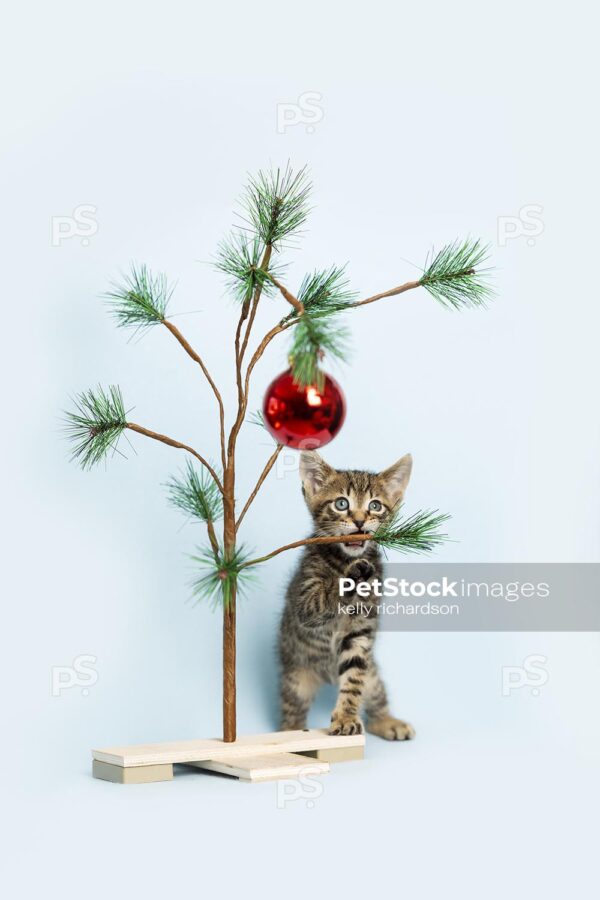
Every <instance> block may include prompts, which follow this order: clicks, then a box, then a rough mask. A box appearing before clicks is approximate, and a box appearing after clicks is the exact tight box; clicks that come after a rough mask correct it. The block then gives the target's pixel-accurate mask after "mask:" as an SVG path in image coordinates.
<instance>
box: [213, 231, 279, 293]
mask: <svg viewBox="0 0 600 900" xmlns="http://www.w3.org/2000/svg"><path fill="white" fill-rule="evenodd" d="M263 253H264V245H263V243H262V241H261V240H260V238H258V237H255V238H253V239H252V240H248V238H247V237H246V236H245V235H243V234H240V233H239V232H238V233H233V234H231V235H230V236H229V237H227V238H225V240H223V241H221V243H220V244H219V247H218V249H217V259H216V261H215V268H216V269H218V270H219V271H220V272H223V273H224V274H225V275H226V276H227V287H228V288H229V290H230V291H231V293H232V294H233V296H234V297H235V298H236V300H239V301H240V303H244V302H246V301H248V300H250V298H251V297H252V294H253V293H254V290H255V289H256V288H257V287H260V288H261V289H262V291H263V293H264V294H265V295H267V296H269V295H270V296H272V295H273V294H274V293H275V292H276V290H277V289H276V288H275V286H274V285H273V284H272V282H271V281H269V279H268V277H267V275H266V273H265V272H263V271H262V270H261V269H260V263H261V260H262V256H263ZM269 271H270V273H271V274H272V275H274V276H275V277H276V278H277V279H279V278H280V277H281V276H282V275H283V272H284V267H283V266H277V265H271V266H270V267H269Z"/></svg>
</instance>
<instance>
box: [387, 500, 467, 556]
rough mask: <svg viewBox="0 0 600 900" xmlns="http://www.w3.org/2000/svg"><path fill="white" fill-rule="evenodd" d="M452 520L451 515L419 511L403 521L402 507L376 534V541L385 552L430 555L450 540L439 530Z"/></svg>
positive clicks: (435, 511) (396, 510) (434, 511)
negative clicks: (396, 551)
mask: <svg viewBox="0 0 600 900" xmlns="http://www.w3.org/2000/svg"><path fill="white" fill-rule="evenodd" d="M449 519H450V516H449V515H446V514H444V513H440V512H438V510H433V511H419V512H417V513H414V514H413V515H412V516H410V517H409V518H407V519H404V520H403V519H402V516H401V507H398V508H397V509H395V510H394V512H393V513H392V515H391V516H390V517H389V518H388V519H387V520H386V521H384V522H383V523H382V524H381V525H380V526H379V528H378V529H377V531H376V532H375V534H374V540H375V541H376V542H377V543H378V544H379V546H380V547H383V548H384V549H385V550H399V551H400V552H401V553H430V552H431V551H432V550H434V549H435V548H436V547H438V546H439V545H440V544H443V543H444V542H445V541H447V540H448V535H447V534H445V533H443V532H440V531H439V528H440V526H441V525H443V524H444V522H447V521H448V520H449Z"/></svg>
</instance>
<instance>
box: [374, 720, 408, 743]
mask: <svg viewBox="0 0 600 900" xmlns="http://www.w3.org/2000/svg"><path fill="white" fill-rule="evenodd" d="M367 731H369V732H370V733H371V734H376V735H377V736H378V737H381V738H384V739H385V740H386V741H412V739H413V738H414V737H415V729H414V728H413V727H412V725H409V724H408V722H403V721H402V719H394V718H393V717H392V716H384V717H383V718H381V719H372V720H371V721H369V722H368V724H367Z"/></svg>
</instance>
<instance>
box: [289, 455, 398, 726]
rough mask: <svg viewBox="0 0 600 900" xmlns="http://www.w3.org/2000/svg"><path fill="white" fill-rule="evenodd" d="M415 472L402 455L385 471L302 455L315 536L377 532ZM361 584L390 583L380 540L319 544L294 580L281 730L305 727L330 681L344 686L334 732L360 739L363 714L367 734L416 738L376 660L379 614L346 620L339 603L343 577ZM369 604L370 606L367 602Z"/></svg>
mask: <svg viewBox="0 0 600 900" xmlns="http://www.w3.org/2000/svg"><path fill="white" fill-rule="evenodd" d="M411 467H412V457H411V456H410V455H407V456H403V457H402V459H400V460H398V462H397V463H395V464H394V465H393V466H391V467H390V468H389V469H386V470H385V472H381V473H380V474H379V475H374V474H372V473H370V472H357V471H348V472H346V471H343V472H338V471H336V470H335V469H332V468H331V467H330V466H328V465H327V463H326V462H325V461H324V460H323V459H322V458H321V457H320V456H319V454H318V453H316V452H315V451H305V452H303V453H302V454H301V456H300V476H301V478H302V492H303V494H304V498H305V500H306V503H307V505H308V508H309V510H310V513H311V515H312V517H313V520H314V523H315V529H314V534H315V535H332V534H336V535H338V534H353V533H355V532H365V533H370V532H374V531H375V530H376V528H377V527H378V525H379V524H380V522H381V520H382V519H384V518H385V517H386V516H387V515H389V513H390V512H391V510H392V509H393V508H394V507H395V506H396V505H397V504H398V503H399V502H400V501H401V500H402V497H403V496H404V491H405V489H406V485H407V484H408V479H409V477H410V472H411ZM341 577H348V578H354V579H355V580H356V582H357V583H358V582H360V581H370V580H372V579H374V578H379V579H381V578H382V577H383V564H382V559H381V553H380V550H379V548H378V546H377V545H376V544H375V542H374V541H365V542H364V543H360V542H357V543H352V544H314V545H309V546H308V547H305V548H304V552H303V555H302V557H301V559H300V563H299V565H298V568H297V570H296V572H295V574H294V576H293V578H292V580H291V582H290V586H289V588H288V591H287V595H286V604H285V608H284V611H283V618H282V621H281V629H280V636H279V655H280V660H281V666H282V676H281V710H282V725H281V727H282V729H283V730H285V731H287V730H295V729H302V728H305V727H306V716H307V713H308V710H309V707H310V704H311V703H312V700H313V699H314V696H315V694H316V692H317V690H318V688H319V687H320V685H321V684H323V683H324V682H329V683H335V682H337V683H338V685H339V694H338V699H337V703H336V705H335V709H334V710H333V714H332V716H331V727H330V729H329V733H330V734H360V733H361V732H362V731H363V725H362V722H361V719H360V715H359V713H360V709H361V707H363V708H364V712H365V714H366V717H367V731H370V732H371V733H372V734H377V735H379V736H380V737H383V738H386V739H387V740H389V741H404V740H409V739H410V738H413V737H414V735H415V732H414V730H413V728H412V726H411V725H409V724H408V723H407V722H403V721H402V720H401V719H395V718H394V717H393V716H391V715H390V713H389V709H388V701H387V697H386V693H385V687H384V685H383V682H382V680H381V678H380V676H379V673H378V671H377V666H376V664H375V660H374V658H373V643H374V640H375V634H376V630H377V614H376V611H373V612H372V613H371V615H368V616H365V615H354V616H351V615H347V614H345V613H339V612H338V604H339V603H340V602H341V603H342V604H343V605H344V606H346V605H349V604H352V603H353V599H354V598H353V597H352V596H351V595H349V594H346V595H345V596H344V598H343V599H341V598H340V596H339V579H340V578H341ZM365 604H366V605H369V601H368V600H366V601H365Z"/></svg>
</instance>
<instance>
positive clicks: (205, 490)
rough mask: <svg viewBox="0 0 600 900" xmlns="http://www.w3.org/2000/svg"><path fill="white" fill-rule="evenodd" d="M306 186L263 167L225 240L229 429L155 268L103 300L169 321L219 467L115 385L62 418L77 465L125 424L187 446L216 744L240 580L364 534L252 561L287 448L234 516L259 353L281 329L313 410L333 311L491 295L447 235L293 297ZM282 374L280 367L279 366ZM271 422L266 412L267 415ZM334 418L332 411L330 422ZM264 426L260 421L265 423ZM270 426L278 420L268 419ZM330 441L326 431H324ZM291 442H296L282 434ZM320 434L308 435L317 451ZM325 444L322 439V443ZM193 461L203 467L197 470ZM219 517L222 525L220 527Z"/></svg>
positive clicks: (425, 518)
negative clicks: (212, 644) (403, 273)
mask: <svg viewBox="0 0 600 900" xmlns="http://www.w3.org/2000/svg"><path fill="white" fill-rule="evenodd" d="M310 192H311V186H310V184H309V181H308V179H307V175H306V172H305V170H301V171H300V172H297V173H294V172H293V171H292V170H291V169H290V168H289V167H287V168H286V169H285V170H283V171H282V170H279V169H278V170H276V171H270V172H266V173H263V172H260V173H259V174H258V176H257V177H255V178H251V179H250V181H249V184H248V186H247V188H246V191H245V194H244V196H243V207H244V210H245V217H244V222H243V227H242V228H240V229H237V230H236V231H234V232H233V233H232V235H231V236H230V237H228V238H227V239H226V240H224V241H223V242H222V243H221V244H220V246H219V248H218V254H217V260H216V267H217V268H218V269H219V270H220V271H221V272H222V273H224V274H225V275H226V277H227V286H228V289H229V291H230V292H231V294H232V295H233V296H234V297H235V298H236V299H237V301H238V302H239V306H240V313H239V320H238V324H237V328H236V332H235V337H234V347H235V379H236V385H237V406H236V408H235V410H234V413H233V420H232V423H231V424H230V425H229V427H227V426H226V416H225V409H224V404H223V400H222V397H221V393H220V391H219V389H218V387H217V385H216V384H215V382H214V380H213V378H212V376H211V374H210V372H209V371H208V369H207V367H206V365H205V363H204V360H203V359H202V357H201V356H200V355H199V354H198V353H197V352H196V351H195V350H194V349H193V347H192V346H191V345H190V344H189V342H188V341H187V339H186V338H185V337H184V336H183V334H182V333H181V331H180V330H179V329H178V328H177V327H176V326H175V325H174V324H173V322H172V321H171V319H170V318H169V316H168V306H169V301H170V299H171V294H172V290H171V288H170V287H169V284H168V282H167V279H166V278H165V276H164V275H153V274H152V273H151V272H150V271H149V270H148V269H147V268H146V267H145V266H141V267H136V266H133V267H132V268H131V272H130V274H129V276H128V278H127V279H126V280H125V281H124V282H123V283H121V284H118V285H115V286H113V288H112V290H111V291H110V292H109V293H108V294H107V295H106V299H107V302H108V305H109V308H110V311H111V313H112V315H113V316H114V318H115V320H116V322H117V325H118V326H120V327H123V328H130V329H133V330H134V331H138V332H140V331H144V330H146V329H148V328H151V327H153V326H157V325H158V326H162V327H164V328H166V329H167V330H168V331H169V332H170V333H171V335H172V336H173V337H174V338H175V340H176V341H178V342H179V344H180V345H181V347H182V348H183V350H184V351H185V352H186V353H187V354H188V356H190V357H191V358H192V359H193V360H194V362H195V363H197V365H198V366H199V368H200V369H201V372H202V374H203V376H204V378H205V379H206V381H207V383H208V386H209V388H210V390H211V391H212V393H213V394H214V397H215V401H216V404H217V407H218V411H219V444H220V464H218V465H217V464H214V465H213V464H211V462H209V460H208V459H207V457H206V456H204V455H202V454H201V453H200V452H198V451H197V450H196V449H194V448H193V447H190V446H188V445H186V444H183V443H181V442H180V441H177V440H174V439H173V438H171V437H168V436H167V435H164V434H159V433H158V432H155V431H152V430H150V429H149V428H147V427H145V426H142V425H140V424H137V423H135V422H132V421H130V420H129V418H128V412H127V410H126V407H125V404H124V401H123V398H122V395H121V391H120V389H119V388H118V387H115V386H111V387H109V388H108V390H104V389H103V388H102V387H97V388H95V389H91V390H87V391H84V392H83V393H81V394H79V395H78V396H77V397H76V399H75V402H74V409H73V410H72V411H71V412H69V413H68V414H67V431H68V435H69V437H70V438H71V440H72V441H73V444H74V449H73V458H74V459H75V460H76V461H77V462H79V464H80V465H81V467H82V468H83V469H88V468H91V467H92V466H94V465H96V464H98V463H99V462H101V461H102V460H104V459H105V458H106V457H107V454H108V453H109V452H111V451H115V450H116V449H117V445H118V443H119V439H120V438H121V436H122V435H123V433H124V432H125V431H127V430H129V431H132V432H135V433H137V434H140V435H143V436H144V437H147V438H150V439H152V440H155V441H160V442H162V443H164V444H168V445H169V446H171V447H175V448H177V449H180V450H184V451H186V453H187V454H189V457H191V458H192V459H189V457H188V462H187V466H186V469H185V472H184V473H183V475H180V476H177V477H173V478H172V479H171V480H170V481H169V483H168V486H167V488H168V495H169V500H170V502H171V503H172V504H173V505H174V506H176V507H178V508H179V509H181V510H182V511H183V512H184V513H186V515H188V516H192V517H194V518H196V519H198V520H200V521H202V522H203V523H204V524H205V526H206V532H207V539H208V543H207V546H206V549H205V550H203V551H201V552H200V553H199V555H198V556H196V557H194V559H195V560H196V562H197V564H198V566H199V567H200V571H199V575H198V578H197V580H196V582H195V585H194V591H195V593H196V594H197V595H198V596H201V597H214V598H217V599H219V601H220V603H221V605H222V610H223V739H224V741H226V742H231V741H234V740H235V739H236V681H235V678H236V596H237V594H238V593H239V590H240V587H241V586H242V584H243V580H244V578H245V576H247V575H248V573H250V572H252V571H253V570H254V568H255V567H256V566H258V565H259V564H262V563H264V562H266V561H267V560H269V559H271V558H272V557H274V556H276V555H277V554H279V553H282V552H283V551H285V550H290V549H293V548H295V547H302V546H305V545H307V544H311V543H312V544H314V543H328V542H329V543H330V542H342V541H345V542H352V541H354V540H360V541H364V540H365V535H364V534H352V535H347V536H345V537H342V536H339V537H337V536H334V537H310V538H306V539H302V540H297V541H294V542H293V543H290V544H287V545H285V546H283V547H279V548H277V549H275V550H272V551H271V552H270V553H266V554H265V555H262V556H257V557H251V556H250V554H249V553H248V552H247V551H246V549H245V548H244V546H243V545H242V544H240V542H239V540H238V530H239V528H240V525H241V523H242V520H243V519H244V518H245V516H246V514H247V512H248V510H249V508H250V506H251V504H252V502H253V500H254V498H255V497H256V495H257V493H258V492H259V490H260V488H261V486H262V484H263V482H264V481H265V479H266V478H267V476H268V474H269V472H270V471H271V469H272V468H273V466H274V464H275V462H276V460H277V457H278V454H279V453H280V451H281V449H282V446H283V444H282V443H279V444H278V445H277V446H276V448H275V450H274V452H273V453H272V455H271V456H270V458H269V460H268V461H267V463H266V465H265V467H264V469H263V470H262V472H261V474H260V476H259V478H258V481H257V483H256V486H255V488H254V490H253V491H252V492H251V494H250V496H249V497H248V499H247V500H246V502H245V504H244V506H243V507H242V509H241V511H240V512H239V513H238V512H237V511H236V493H235V490H236V445H237V439H238V435H239V433H240V430H241V428H242V426H243V424H244V422H245V421H246V420H247V413H248V405H249V401H250V384H251V377H252V374H253V372H254V369H255V367H256V364H257V363H258V361H259V360H260V358H261V356H262V355H263V353H264V351H265V350H266V348H267V347H268V346H269V344H270V343H271V341H273V340H274V339H275V338H277V337H278V336H279V335H280V334H283V333H286V332H289V333H290V335H291V338H292V341H291V347H290V368H291V371H290V373H289V375H290V376H291V378H289V377H288V387H289V385H290V384H292V385H293V386H294V387H292V390H296V391H297V392H298V395H299V397H300V398H307V397H308V402H309V405H310V404H311V402H312V404H313V405H315V404H316V405H317V406H318V405H319V403H320V402H321V399H322V398H323V397H324V396H325V393H324V392H325V390H326V388H327V382H328V381H329V379H328V376H326V375H325V373H324V371H323V369H322V359H323V356H324V355H325V354H329V356H330V357H333V358H337V359H344V357H345V355H346V351H347V331H346V328H345V327H344V325H343V324H342V323H341V321H340V316H341V315H342V314H344V313H347V312H349V311H351V310H355V309H358V308H360V307H363V306H366V305H369V304H371V303H374V302H376V301H377V300H382V299H384V298H388V297H395V296H398V295H400V294H402V293H404V292H406V291H409V290H413V289H416V288H419V287H421V288H424V290H425V291H427V293H429V294H430V295H431V296H432V297H433V298H434V299H435V300H437V301H438V302H439V303H440V304H441V305H442V306H445V307H446V308H447V309H454V310H459V309H464V308H470V307H482V306H484V305H485V303H486V300H488V299H489V298H490V297H491V296H492V292H491V289H490V286H489V284H488V282H487V273H486V270H485V269H483V268H482V267H483V265H484V263H485V260H486V257H487V248H486V247H484V246H482V245H481V243H480V242H479V241H476V240H465V241H462V242H458V241H455V242H453V243H450V244H448V245H447V246H445V247H443V248H442V249H441V250H440V251H439V252H437V253H435V254H433V255H432V258H431V259H430V260H429V261H428V262H427V263H426V265H425V267H424V270H423V273H422V275H421V277H420V278H418V279H417V280H413V281H408V282H406V283H404V284H401V285H400V286H398V287H395V288H391V289H390V290H387V291H383V292H382V293H378V294H375V295H373V296H370V297H366V298H365V299H356V296H355V294H353V293H352V292H351V291H350V289H349V285H348V280H347V278H346V275H345V272H344V269H342V268H338V267H336V266H332V267H331V268H330V269H328V270H326V271H322V272H319V271H317V272H313V273H312V274H309V275H307V276H306V277H305V278H304V280H303V281H302V283H301V285H300V288H299V290H298V292H297V294H293V293H292V292H291V291H290V289H289V288H288V287H287V286H286V284H285V283H284V281H285V273H284V268H283V265H282V258H283V255H284V251H285V250H286V249H288V248H289V246H290V242H291V241H293V239H294V238H296V237H298V235H299V234H300V233H301V231H302V228H303V226H304V224H305V222H306V219H307V216H308V212H309V202H310ZM266 295H271V296H281V298H282V300H283V301H284V302H285V303H286V304H287V309H286V312H285V315H283V316H282V317H281V318H280V319H279V321H278V322H277V323H276V324H275V325H274V326H273V327H272V328H271V329H270V330H269V331H268V332H267V334H265V335H264V337H262V339H261V340H260V341H259V342H258V344H257V346H256V348H255V349H254V351H253V352H251V350H250V340H251V337H252V330H253V326H254V322H255V318H256V312H257V308H258V305H259V303H260V301H261V297H263V296H266ZM284 374H287V373H284ZM266 412H267V417H268V410H266ZM338 420H339V417H338ZM261 421H263V420H262V418H261ZM264 424H266V425H267V427H269V430H270V431H271V433H273V434H274V435H275V436H276V438H277V440H279V439H280V438H281V437H282V435H283V434H284V433H285V432H280V431H278V430H277V428H276V427H275V426H274V424H273V422H272V421H271V422H269V421H264ZM275 425H277V423H275ZM330 436H331V435H330ZM286 440H287V442H288V443H292V445H293V446H302V444H301V442H297V443H294V442H293V441H292V440H291V439H290V438H289V435H288V436H287V437H286ZM319 441H320V439H319V438H318V437H317V438H316V439H313V442H312V444H311V443H307V444H305V446H307V447H312V448H314V447H315V446H318V445H319ZM321 442H323V441H321ZM193 460H195V462H196V463H197V464H199V466H197V465H195V464H194V462H193ZM447 518H448V517H447V516H445V515H440V514H439V513H438V512H437V511H436V512H418V513H416V514H413V515H412V516H411V517H409V518H403V517H402V514H401V512H400V510H396V511H395V513H394V514H393V516H392V517H391V518H390V519H389V520H388V521H387V522H385V523H384V524H383V525H382V526H381V527H380V528H379V530H378V531H376V532H375V533H374V534H373V535H370V536H368V539H371V540H374V541H376V542H377V543H378V544H379V545H380V546H381V547H383V548H388V549H393V550H400V551H402V552H405V553H409V552H417V553H423V552H428V551H430V550H432V549H433V548H434V547H435V546H437V545H438V544H439V543H440V542H441V541H443V540H444V538H445V535H444V534H443V533H441V531H440V528H441V526H442V525H443V523H444V521H445V520H446V519H447ZM221 520H222V527H220V528H218V527H217V526H218V523H220V522H221Z"/></svg>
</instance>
